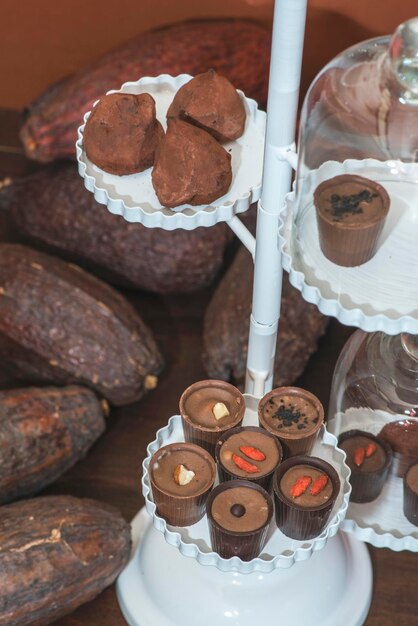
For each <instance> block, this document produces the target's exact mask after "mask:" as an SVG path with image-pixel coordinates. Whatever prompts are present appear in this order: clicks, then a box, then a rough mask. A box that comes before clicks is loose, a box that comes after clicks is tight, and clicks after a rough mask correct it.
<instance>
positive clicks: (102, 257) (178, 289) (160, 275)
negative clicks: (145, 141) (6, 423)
mask: <svg viewBox="0 0 418 626" xmlns="http://www.w3.org/2000/svg"><path fill="white" fill-rule="evenodd" d="M0 206H1V208H3V209H6V210H8V212H9V214H10V215H11V216H12V218H13V221H14V222H15V224H16V226H17V227H18V230H19V232H20V233H21V235H22V236H23V237H25V239H27V240H29V241H31V242H33V243H34V244H35V245H38V246H42V247H43V248H45V247H46V248H47V249H49V250H51V251H53V252H57V253H59V254H61V255H64V256H65V257H66V258H68V259H71V260H75V261H76V262H80V263H82V264H83V266H85V267H86V268H87V269H89V270H91V271H93V272H96V273H98V274H99V275H101V276H102V277H104V278H105V279H106V280H109V281H110V282H113V283H114V284H118V285H124V286H127V287H133V288H136V289H146V290H149V291H153V292H155V293H188V292H192V291H196V290H197V289H202V288H203V287H206V286H207V285H209V284H210V283H211V282H212V281H213V280H214V278H215V276H216V274H217V273H218V271H219V269H220V267H221V265H222V262H223V256H224V251H225V247H226V245H227V243H228V242H229V241H230V239H231V231H230V230H229V228H228V227H227V226H226V225H225V224H217V225H216V226H214V227H212V228H196V229H195V230H190V231H186V230H183V229H181V228H180V229H178V230H173V231H167V230H163V229H161V228H145V226H143V225H142V224H130V223H128V222H126V221H125V220H124V219H123V218H121V217H120V216H118V215H112V214H111V213H109V212H108V211H107V210H106V209H105V208H104V207H103V206H102V205H100V204H98V203H97V202H96V201H95V199H94V196H93V195H92V194H91V193H89V192H88V191H86V189H85V188H84V186H83V184H82V181H81V179H80V176H79V175H78V173H77V167H76V165H74V164H73V163H69V162H67V163H66V162H60V163H54V164H53V165H50V166H48V167H45V168H43V169H42V170H40V171H39V172H37V173H36V174H33V175H32V176H28V177H26V178H22V179H18V180H16V181H13V183H12V184H10V185H8V186H5V187H4V188H3V189H1V191H0Z"/></svg>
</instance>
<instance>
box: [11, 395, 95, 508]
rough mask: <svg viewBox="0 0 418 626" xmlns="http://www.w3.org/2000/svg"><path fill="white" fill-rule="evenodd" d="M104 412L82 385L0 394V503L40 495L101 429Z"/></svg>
mask: <svg viewBox="0 0 418 626" xmlns="http://www.w3.org/2000/svg"><path fill="white" fill-rule="evenodd" d="M103 402H104V403H105V402H106V401H105V400H103ZM104 410H106V408H105V406H104V405H103V404H101V403H100V401H99V400H98V398H97V397H96V396H95V394H94V393H93V392H92V391H90V389H85V388H84V387H78V386H71V387H64V388H57V387H42V388H36V387H29V388H26V389H11V390H8V391H0V504H4V503H5V502H10V501H11V500H16V499H17V498H22V497H23V496H27V495H31V494H34V493H36V492H38V491H40V490H41V489H43V488H44V487H46V486H47V485H49V484H50V483H51V482H53V481H54V480H55V479H56V478H58V477H59V476H60V475H61V474H63V472H65V471H66V470H67V469H69V468H70V467H71V466H72V465H74V464H75V463H76V462H77V461H79V460H80V459H81V458H82V457H83V456H84V455H85V454H86V453H87V451H88V449H89V448H90V447H91V446H92V445H93V443H94V442H95V441H96V439H97V438H98V437H99V436H100V435H101V434H102V433H103V431H104V429H105V420H104V416H103V412H104Z"/></svg>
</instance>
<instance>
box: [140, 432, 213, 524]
mask: <svg viewBox="0 0 418 626" xmlns="http://www.w3.org/2000/svg"><path fill="white" fill-rule="evenodd" d="M163 450H164V451H167V450H169V451H182V450H191V451H193V452H195V453H196V454H198V455H200V456H201V457H202V458H203V459H204V461H205V462H206V463H207V465H208V468H209V471H210V473H211V481H210V483H208V484H206V486H204V488H202V489H200V490H198V491H197V492H196V493H192V494H189V495H179V494H173V493H170V490H169V489H163V488H162V487H161V486H159V485H157V484H156V482H155V480H154V475H153V470H154V465H155V464H156V463H158V462H159V461H160V459H161V453H162V451H163ZM148 474H149V479H150V483H151V488H152V495H153V498H154V503H155V505H156V507H157V514H158V515H159V516H160V517H162V518H164V519H165V521H166V522H167V523H168V524H171V525H172V526H192V525H193V524H196V523H197V522H198V521H199V520H200V519H202V517H203V516H204V514H205V506H206V500H207V498H208V495H209V493H210V490H211V489H212V487H213V484H214V482H215V479H216V464H215V461H214V460H213V458H212V456H211V455H210V454H209V452H208V451H207V450H204V449H203V448H201V447H200V446H197V445H196V444H193V443H186V442H181V441H180V442H176V443H171V444H167V445H166V446H163V447H162V448H160V449H159V450H157V451H156V452H154V454H153V456H152V457H151V460H150V463H149V467H148Z"/></svg>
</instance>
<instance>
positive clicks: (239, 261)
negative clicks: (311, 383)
mask: <svg viewBox="0 0 418 626" xmlns="http://www.w3.org/2000/svg"><path fill="white" fill-rule="evenodd" d="M252 277H253V262H252V258H251V255H250V254H249V253H248V252H247V250H246V249H245V248H241V249H240V250H239V252H238V253H237V256H236V257H235V259H234V261H233V263H232V265H231V267H230V268H229V270H228V271H227V273H226V274H225V276H224V277H223V279H222V280H221V282H220V283H219V286H218V288H217V289H216V291H215V293H214V295H213V297H212V300H211V301H210V303H209V306H208V308H207V309H206V313H205V319H204V331H203V343H204V353H203V365H204V367H205V369H206V371H207V373H208V376H209V377H210V378H220V379H222V380H233V381H234V382H235V383H236V384H238V385H242V384H243V383H244V380H245V371H246V361H247V352H248V330H249V323H250V314H251V304H252V282H253V281H252ZM327 322H328V318H327V317H325V316H324V315H322V314H321V313H319V311H318V310H317V309H316V307H314V306H313V305H312V304H308V303H307V302H305V301H304V300H303V298H302V296H301V295H300V293H299V292H298V291H297V290H296V289H294V288H293V287H292V286H291V285H290V283H289V281H288V278H287V274H286V273H284V276H283V292H282V304H281V313H280V323H279V332H278V337H277V350H276V360H275V366H274V385H275V386H276V387H278V386H282V385H291V384H292V383H293V382H294V381H295V380H296V379H297V378H298V377H299V376H300V375H301V374H302V372H303V370H304V368H305V365H306V363H307V361H308V359H309V356H310V355H311V354H312V352H314V351H315V350H316V348H317V341H318V339H319V337H320V336H321V335H322V334H323V333H324V332H325V328H326V325H327Z"/></svg>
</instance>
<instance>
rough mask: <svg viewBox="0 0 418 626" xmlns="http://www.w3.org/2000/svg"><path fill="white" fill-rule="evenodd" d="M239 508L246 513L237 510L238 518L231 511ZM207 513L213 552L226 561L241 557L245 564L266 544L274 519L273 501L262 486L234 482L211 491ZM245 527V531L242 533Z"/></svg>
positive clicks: (242, 481) (222, 484) (246, 482)
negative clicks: (269, 528)
mask: <svg viewBox="0 0 418 626" xmlns="http://www.w3.org/2000/svg"><path fill="white" fill-rule="evenodd" d="M220 499H221V501H220ZM237 506H238V507H243V508H244V513H242V508H241V509H239V508H238V510H237V509H234V510H236V511H237V513H238V515H233V514H232V508H233V507H237ZM240 513H242V514H240ZM206 514H207V518H208V522H209V531H210V538H211V544H212V548H213V550H214V551H215V552H217V553H218V554H219V555H220V556H221V557H223V558H224V559H229V558H231V557H233V556H238V557H239V558H240V559H242V560H243V561H251V559H254V558H256V557H257V556H258V555H259V554H260V552H261V551H262V549H263V547H264V545H265V542H266V538H267V531H268V527H269V524H270V522H271V519H272V517H273V501H272V499H271V496H270V495H269V494H268V493H267V491H266V490H265V489H263V488H262V487H260V485H256V484H254V483H251V482H249V481H247V480H231V481H228V482H225V483H221V484H220V485H218V486H217V487H215V489H214V490H213V491H212V492H211V494H210V496H209V498H208V500H207V503H206ZM244 524H245V525H246V530H239V528H240V527H243V525H244ZM234 526H235V527H234Z"/></svg>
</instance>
